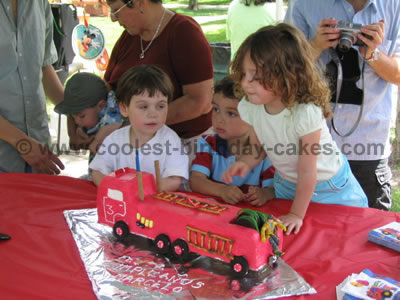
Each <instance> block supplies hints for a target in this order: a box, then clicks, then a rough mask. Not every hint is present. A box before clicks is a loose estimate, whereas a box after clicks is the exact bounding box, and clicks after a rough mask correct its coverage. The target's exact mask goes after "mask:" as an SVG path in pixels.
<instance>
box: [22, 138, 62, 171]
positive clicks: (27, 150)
mask: <svg viewBox="0 0 400 300" xmlns="http://www.w3.org/2000/svg"><path fill="white" fill-rule="evenodd" d="M15 147H16V150H17V151H18V152H19V153H20V154H21V157H22V158H23V159H24V160H25V161H26V162H27V164H29V165H30V166H31V167H32V168H33V169H35V170H36V171H37V172H38V173H44V174H51V175H55V174H60V170H63V169H64V165H63V163H62V162H61V160H60V159H59V158H58V157H57V155H55V154H54V153H52V152H51V151H50V150H49V149H48V148H47V147H46V146H44V145H42V144H40V143H39V142H38V141H37V140H35V139H33V138H31V137H29V136H27V137H26V138H25V139H21V140H19V141H18V142H17V143H16V145H15Z"/></svg>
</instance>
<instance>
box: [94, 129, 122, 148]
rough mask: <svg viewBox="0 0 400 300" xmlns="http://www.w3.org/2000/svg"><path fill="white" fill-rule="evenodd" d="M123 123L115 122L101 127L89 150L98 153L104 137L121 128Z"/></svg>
mask: <svg viewBox="0 0 400 300" xmlns="http://www.w3.org/2000/svg"><path fill="white" fill-rule="evenodd" d="M121 126H122V123H113V124H110V125H104V126H103V127H101V128H100V129H99V130H98V131H97V133H96V136H95V137H94V139H93V141H92V142H91V143H90V145H89V150H90V151H91V152H92V153H96V152H97V150H98V149H99V147H100V145H101V144H102V143H103V141H104V139H105V138H106V137H107V136H108V135H109V134H110V133H111V132H113V131H114V130H117V129H119V128H121Z"/></svg>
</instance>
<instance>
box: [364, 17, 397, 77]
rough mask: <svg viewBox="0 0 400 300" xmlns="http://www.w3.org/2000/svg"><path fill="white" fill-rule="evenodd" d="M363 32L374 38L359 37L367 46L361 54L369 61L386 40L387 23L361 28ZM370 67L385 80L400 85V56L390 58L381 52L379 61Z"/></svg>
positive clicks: (382, 22)
mask: <svg viewBox="0 0 400 300" xmlns="http://www.w3.org/2000/svg"><path fill="white" fill-rule="evenodd" d="M361 32H363V33H365V34H367V35H368V36H370V37H372V38H373V39H372V40H371V39H369V38H367V37H365V36H364V35H362V34H359V35H358V37H359V39H360V40H362V41H363V42H364V43H365V44H366V47H360V52H361V54H362V55H364V56H365V57H366V58H367V59H368V58H371V57H372V53H373V52H374V51H375V49H377V48H379V46H380V45H381V44H382V43H383V41H384V39H385V21H384V20H381V21H380V22H377V23H373V24H370V25H365V26H363V27H362V28H361ZM369 65H370V66H371V68H373V69H374V71H375V72H376V73H377V74H378V75H379V76H380V77H381V78H383V79H384V80H386V81H388V82H391V83H394V84H397V85H400V56H389V55H387V54H386V53H384V52H383V51H379V58H378V60H376V61H373V62H370V63H369Z"/></svg>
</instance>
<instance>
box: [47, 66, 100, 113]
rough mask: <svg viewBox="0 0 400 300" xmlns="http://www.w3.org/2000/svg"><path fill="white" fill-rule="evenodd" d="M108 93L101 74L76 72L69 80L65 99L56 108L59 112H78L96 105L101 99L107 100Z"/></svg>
mask: <svg viewBox="0 0 400 300" xmlns="http://www.w3.org/2000/svg"><path fill="white" fill-rule="evenodd" d="M107 93H108V91H107V87H106V84H105V82H104V81H103V80H102V79H101V78H100V77H99V76H97V75H95V74H92V73H87V72H82V73H76V74H74V75H73V76H72V77H71V78H70V79H69V80H68V81H67V84H66V86H65V90H64V100H63V101H62V102H60V103H59V104H57V105H56V107H55V108H54V110H55V112H57V113H59V114H65V115H71V114H76V113H78V112H80V111H82V110H84V109H85V108H88V107H92V106H95V105H96V104H97V103H98V102H99V101H100V100H103V99H104V100H106V99H107Z"/></svg>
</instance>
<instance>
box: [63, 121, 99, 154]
mask: <svg viewBox="0 0 400 300" xmlns="http://www.w3.org/2000/svg"><path fill="white" fill-rule="evenodd" d="M68 134H69V146H70V148H71V150H79V149H88V147H89V144H90V143H91V142H92V141H93V139H94V137H93V136H88V135H87V134H86V133H85V132H84V131H83V129H82V128H81V127H77V128H76V130H75V132H73V131H71V132H68Z"/></svg>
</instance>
